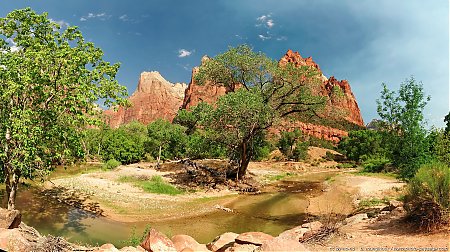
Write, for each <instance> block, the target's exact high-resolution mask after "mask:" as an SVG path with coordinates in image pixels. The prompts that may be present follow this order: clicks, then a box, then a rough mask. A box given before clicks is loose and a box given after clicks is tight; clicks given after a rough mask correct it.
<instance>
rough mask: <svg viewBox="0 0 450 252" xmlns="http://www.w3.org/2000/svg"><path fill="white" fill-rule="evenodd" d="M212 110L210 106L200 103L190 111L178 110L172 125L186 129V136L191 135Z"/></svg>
mask: <svg viewBox="0 0 450 252" xmlns="http://www.w3.org/2000/svg"><path fill="white" fill-rule="evenodd" d="M212 109H213V108H212V106H211V105H209V104H208V103H206V102H200V103H199V104H197V105H196V106H194V107H192V108H191V109H190V110H187V109H180V110H179V111H178V113H177V115H176V116H175V118H174V119H173V123H176V124H179V125H181V126H184V127H186V134H188V135H191V134H193V133H194V132H195V130H196V129H197V128H198V126H199V125H201V124H202V123H203V122H204V121H205V120H206V119H207V118H208V115H209V114H210V112H211V111H212Z"/></svg>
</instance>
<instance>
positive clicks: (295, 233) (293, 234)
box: [277, 226, 309, 241]
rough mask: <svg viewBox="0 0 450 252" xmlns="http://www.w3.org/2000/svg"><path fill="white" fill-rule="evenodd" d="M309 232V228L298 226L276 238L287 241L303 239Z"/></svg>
mask: <svg viewBox="0 0 450 252" xmlns="http://www.w3.org/2000/svg"><path fill="white" fill-rule="evenodd" d="M308 231H309V228H304V227H302V226H298V227H295V228H292V229H289V230H286V231H284V232H283V233H281V234H279V235H278V236H277V237H279V238H283V239H287V240H296V241H298V240H299V239H301V238H303V235H304V234H305V233H306V232H308Z"/></svg>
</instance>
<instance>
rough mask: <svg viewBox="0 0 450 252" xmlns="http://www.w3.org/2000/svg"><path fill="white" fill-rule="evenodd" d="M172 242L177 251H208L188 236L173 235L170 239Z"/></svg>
mask: <svg viewBox="0 0 450 252" xmlns="http://www.w3.org/2000/svg"><path fill="white" fill-rule="evenodd" d="M172 242H173V244H174V246H175V248H176V249H177V251H185V250H186V251H187V250H189V249H191V250H193V251H209V250H208V249H207V248H206V245H204V244H200V243H198V242H197V241H196V240H195V239H194V238H192V237H191V236H189V235H175V236H173V237H172Z"/></svg>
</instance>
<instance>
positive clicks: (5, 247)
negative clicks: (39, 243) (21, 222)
mask: <svg viewBox="0 0 450 252" xmlns="http://www.w3.org/2000/svg"><path fill="white" fill-rule="evenodd" d="M0 250H2V251H33V245H32V244H31V242H29V241H28V239H27V238H26V237H24V235H23V234H22V233H21V232H20V230H19V229H18V228H15V229H4V228H0Z"/></svg>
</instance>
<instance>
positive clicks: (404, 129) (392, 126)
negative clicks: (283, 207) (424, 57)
mask: <svg viewBox="0 0 450 252" xmlns="http://www.w3.org/2000/svg"><path fill="white" fill-rule="evenodd" d="M429 100H430V98H429V97H426V96H425V94H424V92H423V86H422V84H421V83H417V82H416V81H415V79H414V78H413V77H411V78H409V79H407V80H405V82H403V83H402V84H401V85H400V89H399V91H398V94H396V93H395V92H394V91H390V90H389V89H388V88H387V87H386V85H385V84H383V90H382V92H381V99H379V100H377V104H378V106H377V111H378V114H379V115H380V117H381V119H382V120H383V128H384V131H385V133H386V134H385V137H384V139H385V141H386V142H387V143H388V150H389V151H388V152H387V154H388V158H389V159H390V160H391V161H392V162H393V164H394V166H396V167H398V168H399V169H400V176H401V177H402V178H403V179H410V178H412V177H413V176H414V174H415V173H416V171H417V170H418V169H419V167H420V165H421V164H423V163H424V162H426V160H427V157H428V156H427V155H428V153H429V152H428V150H429V146H428V145H427V143H428V142H427V141H426V133H427V132H426V130H425V127H424V118H423V109H424V107H425V106H426V104H427V102H428V101H429Z"/></svg>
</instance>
